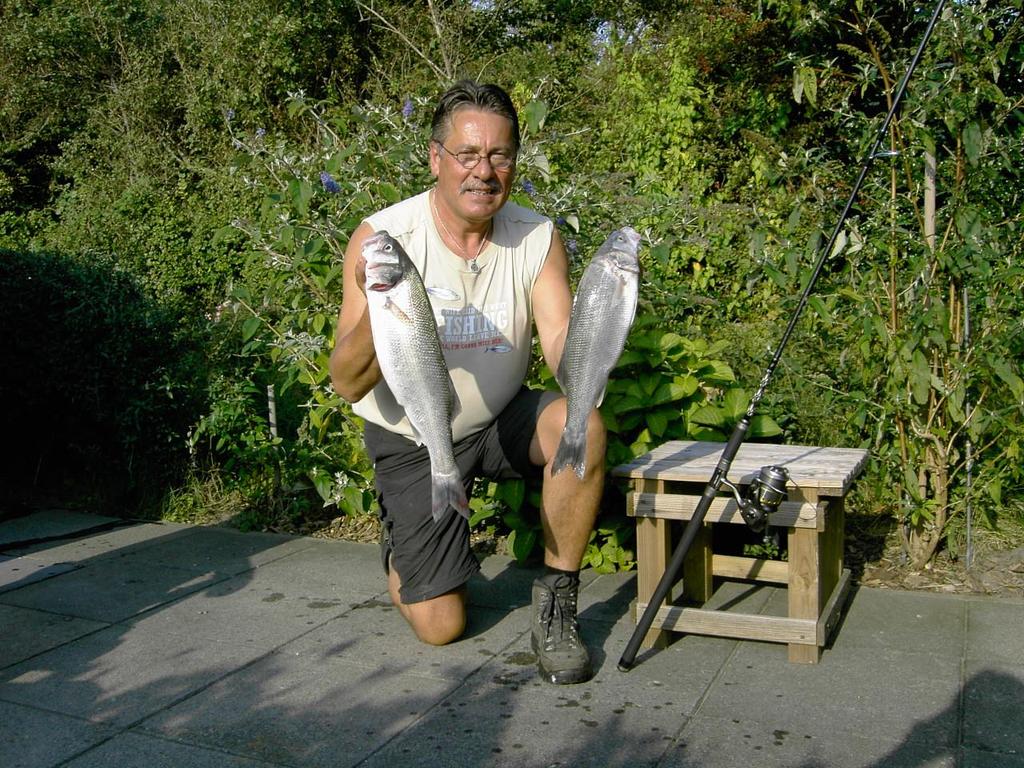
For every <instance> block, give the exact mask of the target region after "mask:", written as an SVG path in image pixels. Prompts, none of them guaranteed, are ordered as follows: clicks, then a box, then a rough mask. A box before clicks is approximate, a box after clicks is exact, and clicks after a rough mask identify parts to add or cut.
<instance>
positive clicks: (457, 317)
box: [353, 192, 553, 440]
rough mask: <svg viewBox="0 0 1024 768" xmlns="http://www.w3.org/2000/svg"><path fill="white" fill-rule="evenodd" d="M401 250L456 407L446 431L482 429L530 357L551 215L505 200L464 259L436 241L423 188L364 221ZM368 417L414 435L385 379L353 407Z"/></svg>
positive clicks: (514, 388)
mask: <svg viewBox="0 0 1024 768" xmlns="http://www.w3.org/2000/svg"><path fill="white" fill-rule="evenodd" d="M366 222H367V223H368V224H369V225H370V226H371V227H373V229H374V231H375V232H376V231H380V230H382V229H383V230H387V232H388V233H390V234H391V236H392V237H394V238H395V239H396V240H398V241H399V242H400V243H401V244H402V247H403V248H405V250H406V252H407V253H408V254H409V258H410V259H412V262H413V264H415V265H416V268H417V269H418V270H419V272H420V276H421V277H422V278H423V284H424V285H425V286H426V288H427V295H428V296H429V297H430V303H431V306H432V307H433V309H434V317H435V319H436V321H437V326H438V328H437V331H438V335H439V336H440V337H441V349H442V350H443V352H444V358H445V362H446V363H447V364H448V370H449V372H450V373H451V377H452V382H453V383H454V384H455V391H456V392H458V395H459V401H460V403H461V411H460V412H459V414H458V416H456V417H455V420H454V423H453V424H452V436H453V438H454V439H455V440H461V439H462V438H464V437H466V436H467V435H471V434H473V433H474V432H476V431H478V430H480V429H483V428H484V427H485V426H487V424H489V423H490V422H491V421H493V420H494V418H495V417H496V416H497V415H498V414H499V413H500V412H501V410H502V409H503V408H504V407H505V406H506V405H508V403H509V401H511V400H512V398H513V397H514V396H515V394H516V393H517V392H518V391H519V388H520V386H522V383H523V380H524V378H525V377H526V370H527V367H528V366H529V363H530V351H531V346H532V340H533V306H532V300H531V296H532V293H533V285H534V282H535V281H536V279H537V275H538V274H540V270H541V268H542V267H543V266H544V262H545V260H546V258H547V254H548V248H549V247H550V245H551V236H552V230H553V225H552V223H551V220H550V219H548V218H546V217H544V216H541V215H540V214H538V213H536V212H534V211H531V210H530V209H528V208H523V207H522V206H519V205H516V204H514V203H511V202H508V203H505V205H504V206H503V207H502V208H501V210H500V211H498V214H497V216H495V217H494V227H493V230H492V232H491V237H490V243H489V244H488V245H487V247H486V248H485V249H484V250H483V252H482V253H481V254H480V255H479V257H477V259H476V266H477V268H478V270H479V271H477V272H474V271H473V270H472V269H471V266H472V265H471V262H468V261H466V260H465V259H462V258H460V257H459V256H456V255H455V254H454V253H452V252H451V251H450V250H449V249H448V248H447V247H446V246H445V245H444V242H443V241H442V240H441V235H440V233H439V232H438V231H437V228H436V227H435V225H434V219H433V217H432V216H431V215H430V193H429V192H424V193H422V194H419V195H416V196H415V197H411V198H409V199H407V200H403V201H402V202H400V203H398V204H396V205H393V206H391V207H390V208H385V209H384V210H383V211H380V212H378V213H376V214H374V215H373V216H370V217H369V218H367V219H366ZM353 410H354V411H355V413H356V414H358V415H359V416H362V417H363V418H364V419H366V420H367V421H370V422H372V423H374V424H377V425H379V426H381V427H383V428H384V429H388V430H390V431H392V432H397V433H398V434H400V435H404V436H405V437H408V438H409V439H410V440H411V439H413V431H412V427H411V425H410V424H409V420H408V419H407V418H406V416H405V412H404V410H403V409H402V407H401V406H400V405H398V403H396V402H395V398H394V395H392V393H391V390H390V388H389V387H388V385H387V383H386V382H385V381H383V380H382V381H380V382H378V384H377V386H375V387H374V388H373V389H372V390H371V391H370V392H368V393H367V394H366V396H365V397H363V398H362V399H361V400H360V401H359V402H357V403H356V404H355V405H354V406H353Z"/></svg>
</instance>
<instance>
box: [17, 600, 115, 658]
mask: <svg viewBox="0 0 1024 768" xmlns="http://www.w3.org/2000/svg"><path fill="white" fill-rule="evenodd" d="M106 626H109V625H108V624H106V623H104V622H100V621H89V620H88V619H79V618H76V617H74V616H61V615H59V614H54V613H47V612H45V611H36V610H32V609H30V608H18V607H16V606H13V605H0V668H3V667H7V666H10V665H11V664H16V663H17V662H19V661H23V660H24V659H28V658H31V657H32V656H35V655H37V654H40V653H43V652H44V651H48V650H50V649H51V648H56V647H57V646H58V645H63V644H64V643H68V642H71V641H72V640H75V639H77V638H79V637H83V636H84V635H88V634H89V633H91V632H96V631H97V630H100V629H103V628H104V627H106Z"/></svg>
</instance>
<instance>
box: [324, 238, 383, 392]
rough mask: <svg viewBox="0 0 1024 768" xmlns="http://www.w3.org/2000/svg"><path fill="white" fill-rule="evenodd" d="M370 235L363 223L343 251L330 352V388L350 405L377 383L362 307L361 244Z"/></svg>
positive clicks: (366, 316) (374, 355)
mask: <svg viewBox="0 0 1024 768" xmlns="http://www.w3.org/2000/svg"><path fill="white" fill-rule="evenodd" d="M372 234H373V230H372V229H371V228H370V226H369V225H368V224H367V223H366V222H363V223H362V224H360V225H359V226H358V227H357V228H356V230H355V232H353V233H352V237H351V239H350V240H349V241H348V247H347V248H346V249H345V264H344V277H343V281H342V291H343V293H342V297H341V312H340V313H339V314H338V325H337V328H336V329H335V332H334V351H333V352H331V363H330V368H331V384H332V385H333V386H334V389H335V391H336V392H337V393H338V394H339V395H341V396H342V397H343V398H345V399H346V400H348V401H349V402H350V403H354V402H356V401H357V400H361V399H362V398H363V396H364V395H366V393H367V392H369V391H370V390H371V389H373V387H374V386H375V385H376V384H377V382H378V381H380V378H381V372H380V366H379V365H378V364H377V353H376V351H375V350H374V348H373V334H372V333H371V331H370V313H369V309H368V308H367V304H366V260H365V259H364V258H363V253H362V251H363V241H364V240H365V239H366V238H367V237H369V236H370V235H372Z"/></svg>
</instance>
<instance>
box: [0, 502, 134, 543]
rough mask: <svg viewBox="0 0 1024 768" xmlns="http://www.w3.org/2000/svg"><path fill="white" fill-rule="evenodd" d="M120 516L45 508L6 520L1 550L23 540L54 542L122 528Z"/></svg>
mask: <svg viewBox="0 0 1024 768" xmlns="http://www.w3.org/2000/svg"><path fill="white" fill-rule="evenodd" d="M123 522H124V521H123V520H121V519H120V518H117V517H105V516H103V515H94V514H91V513H89V512H75V511H74V510H70V509H45V510H39V511H38V512H32V513H31V514H28V515H22V516H20V517H15V518H11V519H8V520H4V521H3V523H2V525H0V550H4V549H7V548H9V547H11V546H12V545H13V544H15V543H17V542H22V541H31V540H38V539H54V538H57V537H60V536H71V535H75V534H82V533H83V532H85V531H88V530H90V529H96V528H102V527H104V526H111V525H120V524H122V523H123Z"/></svg>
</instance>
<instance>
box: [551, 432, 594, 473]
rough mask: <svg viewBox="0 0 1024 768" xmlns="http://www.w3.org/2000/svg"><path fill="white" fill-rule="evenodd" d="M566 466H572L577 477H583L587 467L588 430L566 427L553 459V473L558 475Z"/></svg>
mask: <svg viewBox="0 0 1024 768" xmlns="http://www.w3.org/2000/svg"><path fill="white" fill-rule="evenodd" d="M566 467H572V470H573V472H575V473H576V477H578V478H579V479H580V480H582V479H583V473H584V472H586V469H587V432H586V430H574V429H570V428H569V427H566V428H565V429H564V430H562V439H561V440H560V441H559V442H558V449H557V450H556V451H555V458H554V459H553V460H552V461H551V475H552V476H554V475H557V474H558V473H559V472H561V471H562V470H563V469H565V468H566Z"/></svg>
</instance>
